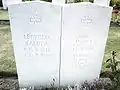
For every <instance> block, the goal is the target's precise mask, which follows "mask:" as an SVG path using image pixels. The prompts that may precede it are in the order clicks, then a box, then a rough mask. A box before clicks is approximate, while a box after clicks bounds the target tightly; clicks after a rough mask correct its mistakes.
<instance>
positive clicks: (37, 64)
mask: <svg viewBox="0 0 120 90" xmlns="http://www.w3.org/2000/svg"><path fill="white" fill-rule="evenodd" d="M57 2H59V1H57ZM111 14H112V8H111V7H108V6H105V5H103V6H101V5H98V4H94V3H88V2H83V3H76V4H58V3H56V4H55V3H48V2H41V1H40V2H24V3H21V4H16V5H11V6H10V7H9V16H10V22H11V30H12V40H13V46H14V53H15V58H16V64H17V72H18V78H19V83H20V85H21V86H24V85H42V86H50V85H51V84H52V85H53V84H54V85H56V86H58V85H61V86H64V85H74V84H76V83H79V82H81V81H84V80H92V79H95V78H98V77H99V74H100V70H101V65H102V59H103V55H104V49H105V45H106V40H107V36H108V30H109V25H110V19H111Z"/></svg>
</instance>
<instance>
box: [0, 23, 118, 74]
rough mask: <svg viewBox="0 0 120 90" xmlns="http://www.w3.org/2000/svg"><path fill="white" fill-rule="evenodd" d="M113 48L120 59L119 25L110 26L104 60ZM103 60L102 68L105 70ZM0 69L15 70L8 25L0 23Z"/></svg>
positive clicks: (108, 56) (109, 55)
mask: <svg viewBox="0 0 120 90" xmlns="http://www.w3.org/2000/svg"><path fill="white" fill-rule="evenodd" d="M113 50H115V51H117V57H118V59H120V27H110V30H109V37H108V40H107V45H106V49H105V55H104V61H105V60H107V59H108V58H110V57H111V51H113ZM104 61H103V67H102V70H105V68H104V67H105V63H104ZM0 71H8V72H16V66H15V59H14V54H13V47H12V41H11V32H10V27H9V26H8V25H0Z"/></svg>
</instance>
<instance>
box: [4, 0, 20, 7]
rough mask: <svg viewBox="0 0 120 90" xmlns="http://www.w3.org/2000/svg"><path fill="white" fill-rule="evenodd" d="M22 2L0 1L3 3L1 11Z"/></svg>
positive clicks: (17, 0) (16, 0) (14, 0)
mask: <svg viewBox="0 0 120 90" xmlns="http://www.w3.org/2000/svg"><path fill="white" fill-rule="evenodd" d="M20 2H22V0H2V3H3V9H7V8H8V6H9V5H11V4H17V3H20Z"/></svg>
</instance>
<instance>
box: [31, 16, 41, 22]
mask: <svg viewBox="0 0 120 90" xmlns="http://www.w3.org/2000/svg"><path fill="white" fill-rule="evenodd" d="M41 21H42V20H41V18H40V17H39V16H32V17H30V23H31V24H39V23H40V22H41Z"/></svg>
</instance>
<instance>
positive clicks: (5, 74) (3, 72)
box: [0, 71, 18, 79]
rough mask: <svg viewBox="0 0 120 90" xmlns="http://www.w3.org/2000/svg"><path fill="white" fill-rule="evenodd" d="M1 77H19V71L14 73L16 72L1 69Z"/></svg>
mask: <svg viewBox="0 0 120 90" xmlns="http://www.w3.org/2000/svg"><path fill="white" fill-rule="evenodd" d="M0 78H15V79H18V75H17V73H14V72H5V71H1V72H0Z"/></svg>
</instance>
